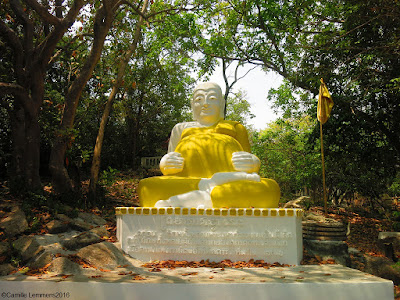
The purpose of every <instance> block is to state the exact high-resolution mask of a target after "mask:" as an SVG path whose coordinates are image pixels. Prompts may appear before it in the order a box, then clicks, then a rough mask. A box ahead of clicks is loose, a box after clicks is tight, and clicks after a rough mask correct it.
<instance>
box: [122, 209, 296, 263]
mask: <svg viewBox="0 0 400 300" xmlns="http://www.w3.org/2000/svg"><path fill="white" fill-rule="evenodd" d="M116 213H117V237H118V240H119V241H120V243H121V247H122V250H124V251H125V252H126V253H128V254H129V255H130V256H132V257H134V258H137V259H140V260H143V261H151V260H169V259H172V260H188V261H199V260H203V259H204V260H207V259H208V260H210V261H222V260H224V259H229V260H231V261H248V260H250V259H254V260H264V261H266V262H270V263H274V262H279V263H281V264H290V265H298V264H300V261H301V259H302V254H303V247H302V228H301V219H302V215H303V211H302V210H300V209H257V208H253V209H244V208H231V209H214V208H211V209H195V208H191V209H190V208H178V207H175V208H173V207H169V208H146V207H119V208H117V209H116Z"/></svg>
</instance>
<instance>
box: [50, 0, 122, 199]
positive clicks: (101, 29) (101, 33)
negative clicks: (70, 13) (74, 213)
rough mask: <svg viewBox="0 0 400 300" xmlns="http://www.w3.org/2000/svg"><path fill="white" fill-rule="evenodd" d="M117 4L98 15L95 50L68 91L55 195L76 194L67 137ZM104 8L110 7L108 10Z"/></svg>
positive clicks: (54, 157) (54, 155)
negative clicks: (68, 165) (67, 163)
mask: <svg viewBox="0 0 400 300" xmlns="http://www.w3.org/2000/svg"><path fill="white" fill-rule="evenodd" d="M114 2H115V1H104V2H103V6H102V7H101V8H100V9H99V10H98V11H97V13H96V16H95V22H94V40H93V45H92V49H91V50H90V54H89V56H88V58H87V59H86V62H85V64H84V66H83V67H82V70H81V72H80V74H79V75H78V76H77V78H76V79H75V80H74V82H73V83H72V85H71V86H70V88H69V89H68V92H67V95H66V97H65V108H64V113H63V116H62V121H61V128H60V133H59V134H58V136H57V137H56V139H55V143H54V146H53V148H52V151H51V154H50V163H49V169H50V172H51V174H52V183H53V188H54V191H55V192H56V193H66V192H71V191H72V190H73V184H72V181H71V179H70V177H69V175H68V172H67V169H66V168H65V166H64V158H65V153H66V150H67V144H68V142H69V140H70V136H68V134H67V133H68V132H69V131H70V130H71V129H72V128H73V124H74V119H75V114H76V109H77V107H78V103H79V99H80V96H81V94H82V91H83V89H84V87H85V85H86V83H87V81H88V80H89V79H90V77H91V76H92V72H93V70H94V68H95V66H96V64H97V63H98V61H99V59H100V56H101V52H102V50H103V46H104V41H105V38H106V36H107V34H108V31H109V30H110V28H111V25H112V21H113V19H114V12H115V10H116V9H117V8H118V7H117V6H116V5H114V4H115V3H114ZM105 4H107V7H106V5H105ZM110 8H111V9H110Z"/></svg>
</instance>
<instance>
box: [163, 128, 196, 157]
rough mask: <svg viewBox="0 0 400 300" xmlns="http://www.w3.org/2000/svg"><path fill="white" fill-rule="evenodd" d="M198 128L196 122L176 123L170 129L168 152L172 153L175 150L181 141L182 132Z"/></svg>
mask: <svg viewBox="0 0 400 300" xmlns="http://www.w3.org/2000/svg"><path fill="white" fill-rule="evenodd" d="M192 127H198V123H197V122H182V123H178V124H176V125H175V126H174V128H172V131H171V136H170V139H169V145H168V152H172V151H174V150H175V148H176V146H177V145H178V143H179V141H180V140H181V136H182V132H183V131H184V130H185V129H186V128H192Z"/></svg>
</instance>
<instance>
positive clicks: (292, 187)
mask: <svg viewBox="0 0 400 300" xmlns="http://www.w3.org/2000/svg"><path fill="white" fill-rule="evenodd" d="M314 126H315V123H314V121H313V120H312V119H311V118H310V117H307V116H303V117H302V118H300V119H287V120H283V119H279V120H277V121H275V122H273V123H270V124H269V125H268V127H267V128H266V129H265V130H262V131H260V132H257V133H255V134H254V136H253V146H252V152H253V153H254V154H255V155H257V156H258V157H259V158H260V160H261V169H260V174H261V175H262V176H263V177H269V178H273V179H275V180H276V181H277V182H278V184H279V185H280V187H281V192H282V195H283V197H284V198H290V197H291V195H292V194H293V193H296V192H298V191H299V190H301V189H303V188H304V187H307V188H309V189H313V190H315V189H316V185H318V184H319V183H320V177H321V175H320V174H321V169H320V168H321V167H320V165H321V163H320V154H319V153H320V152H319V148H318V145H315V146H313V147H310V145H309V144H308V138H309V135H310V132H312V130H313V128H314Z"/></svg>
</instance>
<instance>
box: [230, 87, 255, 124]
mask: <svg viewBox="0 0 400 300" xmlns="http://www.w3.org/2000/svg"><path fill="white" fill-rule="evenodd" d="M246 98H247V95H246V92H244V91H241V90H239V91H238V92H237V93H235V94H234V96H233V97H228V99H227V103H226V118H225V119H227V120H231V121H237V122H239V123H241V124H243V125H246V123H247V121H248V120H249V119H252V118H254V117H255V116H254V115H253V114H252V113H251V111H250V103H249V102H248V101H247V100H246Z"/></svg>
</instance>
